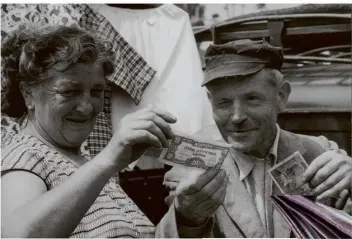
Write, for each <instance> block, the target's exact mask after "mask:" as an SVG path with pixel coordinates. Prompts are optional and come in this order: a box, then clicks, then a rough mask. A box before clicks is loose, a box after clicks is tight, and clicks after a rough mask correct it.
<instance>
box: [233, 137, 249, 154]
mask: <svg viewBox="0 0 352 239" xmlns="http://www.w3.org/2000/svg"><path fill="white" fill-rule="evenodd" d="M227 140H228V141H227V142H228V143H229V144H231V145H232V147H233V148H234V149H235V150H238V151H240V152H242V153H247V152H250V151H251V148H252V147H251V146H250V145H249V144H248V142H240V141H238V140H235V139H233V138H232V137H228V138H227Z"/></svg>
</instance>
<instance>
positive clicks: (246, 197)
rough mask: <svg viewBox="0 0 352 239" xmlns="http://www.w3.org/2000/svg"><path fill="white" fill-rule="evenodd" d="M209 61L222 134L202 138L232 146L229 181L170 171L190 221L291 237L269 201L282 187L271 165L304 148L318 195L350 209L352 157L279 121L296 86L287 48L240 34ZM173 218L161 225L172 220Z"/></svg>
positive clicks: (231, 232)
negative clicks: (285, 70)
mask: <svg viewBox="0 0 352 239" xmlns="http://www.w3.org/2000/svg"><path fill="white" fill-rule="evenodd" d="M205 59H206V69H205V71H206V77H205V81H204V82H203V86H205V87H206V90H207V92H208V98H209V101H210V103H211V105H212V109H213V116H214V120H215V122H216V125H215V127H217V129H218V131H220V134H221V136H220V137H219V138H216V137H215V138H214V137H213V136H214V134H213V133H212V132H216V131H215V130H214V129H212V128H206V129H205V130H202V131H200V132H198V133H197V134H196V136H197V137H203V138H204V139H212V140H218V141H221V142H224V141H225V142H227V143H229V144H231V145H232V147H231V151H230V152H231V153H230V154H228V156H227V158H226V159H225V161H224V163H223V165H222V170H224V171H226V174H227V177H228V179H227V177H211V175H208V174H207V173H204V174H201V175H199V176H198V177H196V178H195V179H194V180H188V178H190V177H191V176H192V175H190V174H191V172H190V171H187V170H184V169H183V168H181V167H173V168H172V169H171V170H170V171H168V172H167V173H166V174H165V177H164V184H165V186H166V187H167V188H168V189H169V190H170V195H169V196H168V197H167V198H166V202H167V203H168V204H169V205H170V207H171V208H173V207H175V208H176V210H177V211H178V212H179V213H180V215H181V216H182V217H184V220H185V221H187V222H189V225H193V226H201V225H203V224H205V223H209V226H208V229H207V230H205V231H204V232H205V233H204V234H203V235H201V236H202V237H255V238H259V237H283V238H287V237H290V233H291V230H290V228H289V226H288V224H287V223H286V221H285V220H284V218H283V217H282V216H281V215H280V213H279V212H278V211H277V210H276V209H274V208H273V205H272V204H271V202H270V200H269V196H270V195H277V194H281V192H280V191H279V189H278V188H277V187H276V185H275V184H273V182H272V180H271V178H270V175H269V174H268V173H267V170H268V169H269V168H271V167H273V166H274V165H276V164H278V163H280V162H281V161H283V160H284V159H285V158H287V157H288V156H290V155H292V154H293V153H295V152H297V151H299V152H300V153H301V154H302V155H303V157H304V159H305V160H306V161H307V163H308V164H309V167H308V168H307V170H306V171H305V172H304V175H303V177H304V182H307V183H309V186H310V188H311V192H312V193H313V195H317V200H318V201H324V202H325V203H328V204H329V205H331V206H333V207H335V208H338V209H343V208H344V206H345V204H346V201H347V199H348V197H351V196H350V195H351V191H352V184H351V180H352V168H351V167H352V159H351V157H349V156H348V155H347V153H346V152H345V151H344V150H342V149H339V148H338V146H337V144H336V143H334V142H332V141H328V139H326V138H325V137H323V136H320V137H313V136H307V135H298V134H293V133H290V132H287V131H285V130H282V129H280V127H279V125H278V124H277V117H278V113H279V112H282V111H284V110H285V106H286V103H287V100H288V97H289V95H290V92H291V87H290V83H289V82H288V81H285V79H284V78H283V75H282V74H281V72H280V69H281V65H282V61H283V55H282V50H281V48H278V47H273V46H271V45H270V44H269V43H267V42H266V41H251V40H248V39H247V40H239V41H233V42H229V43H226V44H221V45H210V46H209V47H208V49H207V51H206V53H205ZM185 182H186V183H185ZM219 182H222V183H219ZM227 183H228V185H227V186H226V196H225V197H224V198H223V197H215V198H214V197H213V196H212V195H213V192H214V191H217V190H222V189H221V186H222V185H224V184H227ZM179 185H180V187H179ZM181 185H182V187H181ZM209 198H213V200H212V201H210V200H209ZM327 199H329V200H327ZM219 204H220V206H219ZM168 219H169V218H168V217H164V218H163V220H162V221H161V223H160V224H165V225H168V224H171V223H172V222H171V221H169V220H168ZM170 219H171V217H170Z"/></svg>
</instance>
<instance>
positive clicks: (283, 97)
mask: <svg viewBox="0 0 352 239" xmlns="http://www.w3.org/2000/svg"><path fill="white" fill-rule="evenodd" d="M290 94H291V85H290V83H289V82H288V81H284V82H283V83H282V84H281V86H280V88H279V94H278V97H279V112H283V111H285V110H286V105H287V101H288V97H289V96H290Z"/></svg>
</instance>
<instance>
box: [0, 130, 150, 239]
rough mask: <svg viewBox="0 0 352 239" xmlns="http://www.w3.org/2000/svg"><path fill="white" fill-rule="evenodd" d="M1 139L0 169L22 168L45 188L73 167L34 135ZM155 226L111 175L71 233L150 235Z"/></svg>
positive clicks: (13, 135)
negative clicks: (43, 184) (39, 180)
mask: <svg viewBox="0 0 352 239" xmlns="http://www.w3.org/2000/svg"><path fill="white" fill-rule="evenodd" d="M8 136H9V137H6V138H4V139H2V142H1V144H2V145H1V149H2V155H1V165H2V169H1V171H2V172H5V171H9V170H26V171H29V172H32V173H34V174H36V175H37V176H38V177H40V178H41V179H42V180H43V181H44V182H45V184H46V185H47V188H48V190H52V189H53V188H56V187H58V186H59V185H60V184H61V183H62V182H63V181H65V180H67V178H68V177H69V176H70V175H72V174H73V173H75V171H76V170H77V167H76V166H75V165H73V164H72V163H71V162H70V161H69V160H68V159H67V158H65V157H64V156H62V155H61V154H60V153H58V152H57V151H55V150H53V149H51V148H49V147H48V146H47V145H45V144H44V143H42V142H41V141H39V140H38V139H37V138H36V137H33V136H30V135H27V134H22V133H18V134H11V135H8ZM154 232H155V227H154V225H153V224H152V223H151V222H150V220H149V219H148V218H147V217H146V216H144V214H143V213H142V212H141V211H140V210H139V208H138V207H137V206H136V205H135V204H134V203H133V202H132V200H131V199H130V198H129V197H128V196H127V195H126V193H125V192H124V191H123V190H122V189H121V187H120V186H119V184H118V183H117V178H116V177H112V178H111V179H110V180H109V182H108V183H107V184H106V185H105V187H104V188H103V190H102V191H101V192H100V195H99V196H98V198H97V199H96V201H95V202H94V204H93V205H92V206H91V207H90V209H89V210H88V211H87V213H86V214H85V216H84V217H83V218H82V220H81V222H80V223H79V225H78V226H77V228H76V229H75V231H74V232H73V233H72V235H71V237H77V238H82V237H85V238H88V237H104V238H109V237H114V238H115V237H123V238H140V237H154Z"/></svg>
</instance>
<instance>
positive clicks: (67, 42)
mask: <svg viewBox="0 0 352 239" xmlns="http://www.w3.org/2000/svg"><path fill="white" fill-rule="evenodd" d="M107 45H108V44H105V43H104V42H103V41H101V40H99V39H98V38H97V37H95V36H94V35H92V34H90V33H88V32H87V31H85V30H83V29H82V28H80V27H78V26H48V27H45V28H41V29H38V28H36V27H34V26H21V27H19V29H17V30H16V31H14V32H13V33H12V34H11V36H9V37H8V38H7V39H6V40H5V41H4V42H3V44H2V47H1V112H2V113H4V114H6V115H7V116H10V117H14V118H21V117H22V116H24V115H26V114H27V107H26V105H25V101H24V98H23V96H22V93H21V91H20V82H24V83H25V84H26V85H30V86H36V85H38V84H39V83H40V82H42V81H45V80H47V79H50V77H51V76H52V75H53V74H54V73H55V72H57V71H65V70H67V69H69V68H70V67H72V66H73V65H75V64H76V63H83V64H90V63H95V62H101V64H102V67H103V70H104V74H105V75H106V76H108V75H110V74H112V73H113V71H114V63H113V54H112V52H111V51H110V47H108V46H107Z"/></svg>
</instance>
